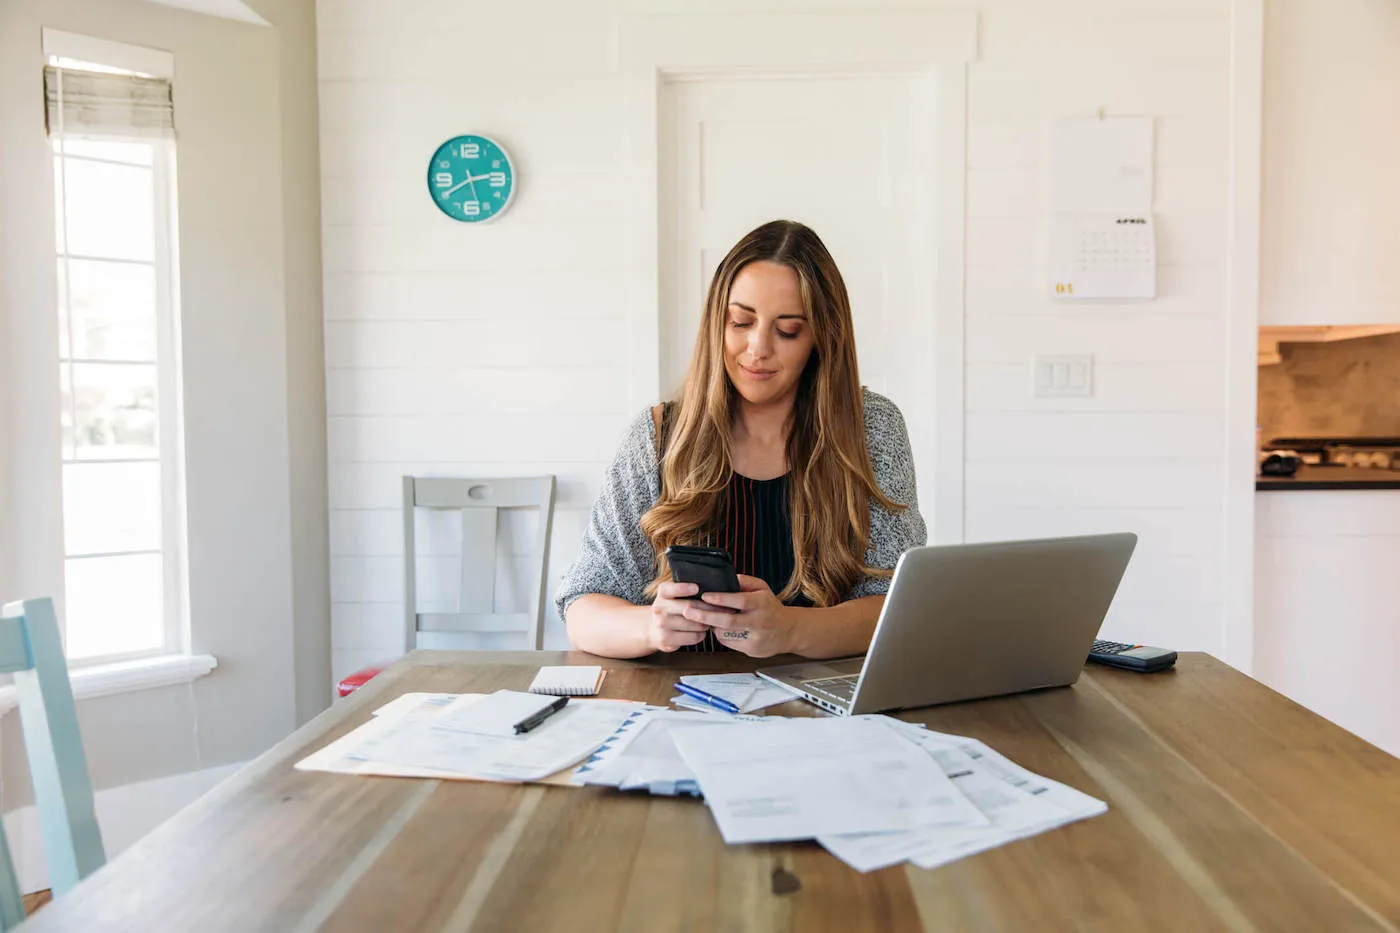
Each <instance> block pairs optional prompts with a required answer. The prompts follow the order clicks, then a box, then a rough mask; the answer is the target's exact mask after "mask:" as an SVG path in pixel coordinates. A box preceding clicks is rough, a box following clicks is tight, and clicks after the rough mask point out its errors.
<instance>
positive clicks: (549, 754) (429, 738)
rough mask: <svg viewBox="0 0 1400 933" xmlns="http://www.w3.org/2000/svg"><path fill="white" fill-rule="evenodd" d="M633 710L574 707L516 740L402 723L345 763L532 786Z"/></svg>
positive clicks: (606, 703)
mask: <svg viewBox="0 0 1400 933" xmlns="http://www.w3.org/2000/svg"><path fill="white" fill-rule="evenodd" d="M637 708H638V705H637V704H630V703H618V702H616V701H611V700H593V701H582V700H579V701H574V702H572V703H570V704H569V705H568V706H566V707H564V709H562V710H560V711H559V712H557V713H555V714H554V715H553V716H550V717H549V718H548V719H546V720H545V721H544V723H543V724H542V725H540V726H539V727H537V728H535V729H532V730H531V731H529V732H526V733H524V734H522V735H515V736H496V735H480V734H475V733H469V732H459V731H454V730H452V729H445V728H441V727H440V726H439V724H438V720H441V719H444V718H446V717H449V716H451V715H452V713H453V709H452V707H448V708H447V709H445V710H443V712H442V713H441V714H440V715H439V716H438V717H437V719H430V720H423V721H421V722H405V723H403V724H402V725H401V727H400V728H397V729H393V730H390V731H386V732H384V733H383V734H381V735H378V736H374V737H372V738H370V739H368V740H367V741H365V742H363V743H361V744H360V745H358V746H357V747H356V748H355V749H354V750H353V751H352V752H350V753H349V754H348V755H347V756H346V757H348V758H350V759H351V760H360V761H365V762H377V763H382V764H388V765H397V766H405V767H413V768H426V769H431V770H436V771H451V772H456V773H459V774H465V775H470V776H473V777H481V778H486V779H488V780H498V781H537V780H541V779H542V778H545V777H548V776H549V775H551V774H554V773H555V772H556V771H562V770H563V769H564V768H567V767H569V766H571V765H575V764H578V763H579V762H580V761H582V760H583V759H585V758H587V757H588V756H589V755H590V754H592V753H593V751H594V750H595V749H597V748H598V746H599V745H601V744H603V741H604V740H605V739H606V738H607V737H608V736H609V735H611V734H612V733H613V731H614V730H616V729H617V727H618V726H619V725H620V724H621V723H622V721H623V720H624V719H626V718H627V717H628V715H630V714H631V713H632V711H633V710H635V709H637Z"/></svg>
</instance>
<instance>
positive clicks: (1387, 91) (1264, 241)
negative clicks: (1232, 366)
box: [1259, 0, 1400, 325]
mask: <svg viewBox="0 0 1400 933" xmlns="http://www.w3.org/2000/svg"><path fill="white" fill-rule="evenodd" d="M1397 50H1400V3H1397V2H1396V0H1345V2H1342V3H1338V2H1336V0H1269V2H1268V5H1267V7H1266V8H1265V17H1264V126H1263V134H1264V135H1263V176H1262V177H1263V204H1262V218H1261V233H1260V282H1259V314H1260V321H1259V322H1260V323H1261V324H1266V325H1268V324H1373V323H1382V322H1391V323H1400V53H1398V52H1397Z"/></svg>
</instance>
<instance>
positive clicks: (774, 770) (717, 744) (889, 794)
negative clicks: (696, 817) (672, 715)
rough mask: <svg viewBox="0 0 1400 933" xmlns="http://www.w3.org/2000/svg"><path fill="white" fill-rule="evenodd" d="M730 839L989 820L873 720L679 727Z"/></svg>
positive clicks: (931, 764)
mask: <svg viewBox="0 0 1400 933" xmlns="http://www.w3.org/2000/svg"><path fill="white" fill-rule="evenodd" d="M671 737H672V740H673V741H674V742H675V744H676V748H677V749H678V750H679V751H680V754H681V757H682V758H683V759H684V760H685V763H686V764H687V765H689V766H690V768H691V770H692V771H694V772H695V777H696V780H697V781H698V782H699V784H700V787H701V789H702V790H703V792H704V794H705V802H706V803H707V804H708V805H709V807H710V810H711V812H712V813H713V814H714V817H715V822H716V823H717V824H718V825H719V830H720V834H721V835H722V836H723V837H724V841H725V842H728V843H731V844H732V843H741V842H777V841H784V840H792V839H811V838H814V837H819V836H824V835H829V834H836V833H851V832H869V831H890V830H898V829H904V828H907V827H910V826H922V825H931V824H940V825H972V826H978V825H981V826H985V825H988V824H989V822H990V821H989V820H988V819H987V818H986V817H985V816H983V815H982V814H981V812H980V811H978V810H977V808H976V807H975V806H973V805H972V804H971V803H969V802H968V800H967V798H965V797H964V796H963V795H962V794H961V793H959V792H958V791H957V789H956V788H955V787H954V786H953V784H952V781H950V780H949V779H948V777H947V776H946V775H945V774H944V773H943V770H942V769H941V768H940V767H939V766H938V764H937V763H936V762H935V761H934V760H933V758H931V757H930V756H929V755H928V753H926V752H925V751H924V750H923V749H922V748H920V747H919V746H918V745H917V744H915V743H914V742H911V741H909V740H908V739H906V738H904V737H903V736H901V735H900V734H898V733H897V732H896V731H895V730H892V729H890V728H888V727H887V726H884V725H882V724H880V723H878V722H875V721H872V720H869V719H777V720H776V721H774V722H772V723H765V724H764V725H762V726H758V725H756V724H753V723H740V722H726V723H722V724H718V725H714V726H710V727H703V728H702V727H699V726H687V727H679V726H678V727H676V728H674V729H673V730H672V731H671Z"/></svg>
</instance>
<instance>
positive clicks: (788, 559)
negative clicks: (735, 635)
mask: <svg viewBox="0 0 1400 933" xmlns="http://www.w3.org/2000/svg"><path fill="white" fill-rule="evenodd" d="M705 545H706V546H707V547H717V548H723V549H724V550H726V551H728V552H729V556H730V558H732V559H733V561H734V569H736V570H738V571H739V572H740V573H742V574H745V575H747V576H750V577H758V578H759V579H760V580H762V581H763V582H764V583H767V584H768V587H769V589H771V590H772V591H773V592H774V593H779V592H782V590H783V588H784V587H785V586H787V585H788V580H790V579H791V578H792V571H793V556H792V520H791V518H790V516H789V514H788V478H787V477H786V476H779V477H778V478H777V479H749V478H748V477H747V476H740V475H739V474H737V473H736V474H734V476H733V478H732V479H730V481H729V490H728V495H727V497H726V500H725V502H724V503H723V504H722V505H721V506H720V511H719V516H718V520H717V521H716V523H715V528H714V530H713V531H712V532H711V533H710V534H708V535H706V540H705ZM788 605H791V606H810V605H811V601H810V600H808V599H807V598H806V597H805V596H803V595H801V594H800V593H799V594H798V595H797V596H796V597H794V598H793V599H790V600H788ZM681 650H682V651H731V650H733V649H731V648H730V647H729V646H728V645H726V644H724V642H723V641H722V640H721V639H718V638H716V637H715V633H714V632H713V631H710V632H706V633H705V640H704V641H702V642H700V643H699V644H696V645H691V646H689V647H686V648H682V649H681Z"/></svg>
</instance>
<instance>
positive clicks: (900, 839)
mask: <svg viewBox="0 0 1400 933" xmlns="http://www.w3.org/2000/svg"><path fill="white" fill-rule="evenodd" d="M876 718H878V719H882V720H884V721H885V723H886V724H887V725H888V726H890V727H891V728H893V729H894V730H895V731H897V732H900V733H901V734H903V735H905V736H906V737H907V738H909V739H910V740H911V741H914V742H917V743H918V744H919V745H920V747H922V748H923V749H924V750H925V751H926V752H927V753H928V754H929V755H930V757H932V758H933V760H935V761H937V762H938V764H939V767H940V768H941V769H942V770H943V772H944V773H945V774H946V775H947V776H948V777H949V779H950V780H952V782H953V784H954V786H955V787H957V789H958V790H959V791H960V792H961V793H962V794H963V795H964V796H965V797H966V798H967V799H968V800H969V801H971V802H972V803H973V804H974V805H975V806H976V807H977V808H978V810H979V811H981V812H982V813H983V814H984V815H985V816H986V817H987V818H988V820H989V823H990V825H987V826H982V827H967V826H952V827H942V826H926V827H913V828H910V829H907V830H904V831H902V832H892V833H858V834H848V835H841V836H835V835H833V836H823V837H820V838H819V839H818V840H817V841H818V842H820V843H821V844H822V846H823V847H825V848H826V849H827V851H829V852H831V854H833V855H835V856H836V857H837V858H839V859H841V860H842V861H843V862H845V863H846V864H848V865H850V866H851V867H852V868H854V869H856V870H857V871H873V870H874V869H877V868H884V867H886V866H889V865H895V864H898V863H900V862H904V861H912V862H914V864H916V865H918V866H920V867H921V868H935V867H937V866H939V865H944V864H947V863H948V862H952V861H955V860H957V859H960V858H964V857H966V856H969V855H973V854H975V853H977V852H983V851H986V850H987V849H991V848H995V847H997V846H1000V845H1004V844H1006V843H1008V842H1012V841H1014V840H1016V839H1022V838H1025V837H1027V836H1032V835H1035V834H1036V833H1040V832H1044V831H1046V830H1048V829H1054V828H1056V827H1058V826H1063V825H1065V824H1066V823H1071V822H1074V821H1075V820H1079V819H1083V818H1085V817H1087V816H1094V815H1097V814H1099V813H1103V812H1104V811H1105V810H1107V809H1108V806H1107V804H1105V803H1104V802H1103V801H1101V800H1096V799H1095V798H1093V797H1090V796H1089V795H1087V794H1082V793H1080V792H1079V791H1077V790H1074V789H1073V788H1071V787H1066V786H1065V785H1063V784H1059V783H1058V782H1055V781H1051V780H1050V779H1049V778H1044V777H1041V776H1040V775H1038V774H1034V773H1032V772H1030V771H1027V770H1026V769H1024V768H1021V767H1020V766H1019V765H1016V764H1013V763H1012V762H1010V761H1008V760H1007V759H1006V758H1004V757H1002V756H1001V755H999V754H997V753H996V752H994V751H992V750H991V749H990V748H988V747H987V746H986V745H984V744H983V743H981V742H979V741H977V740H976V739H969V738H966V737H964V736H954V735H946V734H943V733H938V732H931V731H928V730H924V729H922V728H920V727H918V726H914V725H910V724H908V723H904V722H900V721H898V720H894V719H888V718H887V717H876ZM974 752H975V756H974V754H973V753H974Z"/></svg>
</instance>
